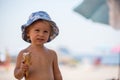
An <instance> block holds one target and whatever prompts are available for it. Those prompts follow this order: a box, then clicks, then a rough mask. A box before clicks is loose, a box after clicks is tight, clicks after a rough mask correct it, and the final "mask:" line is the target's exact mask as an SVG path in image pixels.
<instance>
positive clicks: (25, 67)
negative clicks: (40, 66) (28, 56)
mask: <svg viewBox="0 0 120 80" xmlns="http://www.w3.org/2000/svg"><path fill="white" fill-rule="evenodd" d="M21 70H22V72H23V73H25V72H26V71H28V70H29V66H28V65H27V64H25V63H24V61H23V62H22V63H21Z"/></svg>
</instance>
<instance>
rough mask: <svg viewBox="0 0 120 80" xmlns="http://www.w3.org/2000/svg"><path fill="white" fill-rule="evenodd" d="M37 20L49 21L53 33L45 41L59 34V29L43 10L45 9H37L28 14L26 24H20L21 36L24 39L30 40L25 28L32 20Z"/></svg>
mask: <svg viewBox="0 0 120 80" xmlns="http://www.w3.org/2000/svg"><path fill="white" fill-rule="evenodd" d="M37 20H46V21H48V22H51V26H52V29H53V30H52V31H53V34H52V35H50V37H49V39H48V41H47V42H50V41H51V40H53V39H54V38H55V37H56V36H57V35H58V34H59V29H58V27H57V25H56V23H55V22H54V21H52V20H51V18H50V16H49V15H48V14H47V13H46V12H45V11H38V12H34V13H32V14H31V15H30V16H29V19H28V21H27V23H26V24H24V25H22V27H21V29H22V38H23V40H24V41H26V42H29V43H31V41H30V40H29V39H28V37H27V34H26V28H27V27H29V26H30V25H31V24H32V23H33V22H35V21H37Z"/></svg>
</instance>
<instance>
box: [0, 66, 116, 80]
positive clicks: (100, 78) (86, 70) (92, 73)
mask: <svg viewBox="0 0 120 80" xmlns="http://www.w3.org/2000/svg"><path fill="white" fill-rule="evenodd" d="M14 67H15V65H14V64H11V65H10V67H9V69H7V68H5V67H3V66H2V67H0V80H17V79H15V78H14V76H13V71H14ZM60 70H61V73H62V76H63V80H111V79H112V78H118V66H105V65H100V66H93V65H81V64H79V65H77V66H74V67H73V66H64V65H60ZM23 80H24V79H23Z"/></svg>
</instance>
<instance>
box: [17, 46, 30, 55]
mask: <svg viewBox="0 0 120 80" xmlns="http://www.w3.org/2000/svg"><path fill="white" fill-rule="evenodd" d="M27 51H28V49H27V48H26V49H22V50H21V51H20V52H19V54H18V57H22V56H23V53H25V52H27Z"/></svg>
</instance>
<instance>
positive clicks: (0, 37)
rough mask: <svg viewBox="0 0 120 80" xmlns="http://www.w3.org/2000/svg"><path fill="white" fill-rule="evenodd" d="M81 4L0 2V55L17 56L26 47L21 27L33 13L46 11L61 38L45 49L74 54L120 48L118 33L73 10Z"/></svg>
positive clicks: (34, 0) (26, 0)
mask: <svg viewBox="0 0 120 80" xmlns="http://www.w3.org/2000/svg"><path fill="white" fill-rule="evenodd" d="M81 2H82V0H59V1H58V0H0V28H1V29H0V53H4V52H5V50H6V49H7V50H8V51H9V52H10V54H15V55H16V54H18V53H19V51H20V50H22V49H24V48H25V47H27V46H28V45H29V43H27V42H25V41H23V40H22V38H21V25H23V24H25V23H26V22H27V20H28V17H29V15H30V14H31V13H32V12H35V11H40V10H42V11H46V12H47V13H48V14H49V15H50V17H51V18H52V20H53V21H55V22H56V24H57V25H58V26H59V29H60V34H59V36H57V37H56V38H55V39H54V40H53V41H51V42H50V43H47V44H46V46H47V47H48V48H51V49H56V50H57V49H58V48H59V47H66V48H68V49H70V50H71V51H74V52H76V53H79V52H92V51H94V50H95V49H96V48H99V47H108V48H109V47H114V46H117V45H120V37H119V36H120V30H115V29H114V28H112V27H111V26H109V25H104V24H100V23H95V22H93V21H91V20H88V19H86V18H84V17H83V16H81V15H79V14H78V13H76V12H74V11H73V9H74V8H75V7H77V6H78V5H79V4H80V3H81Z"/></svg>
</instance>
